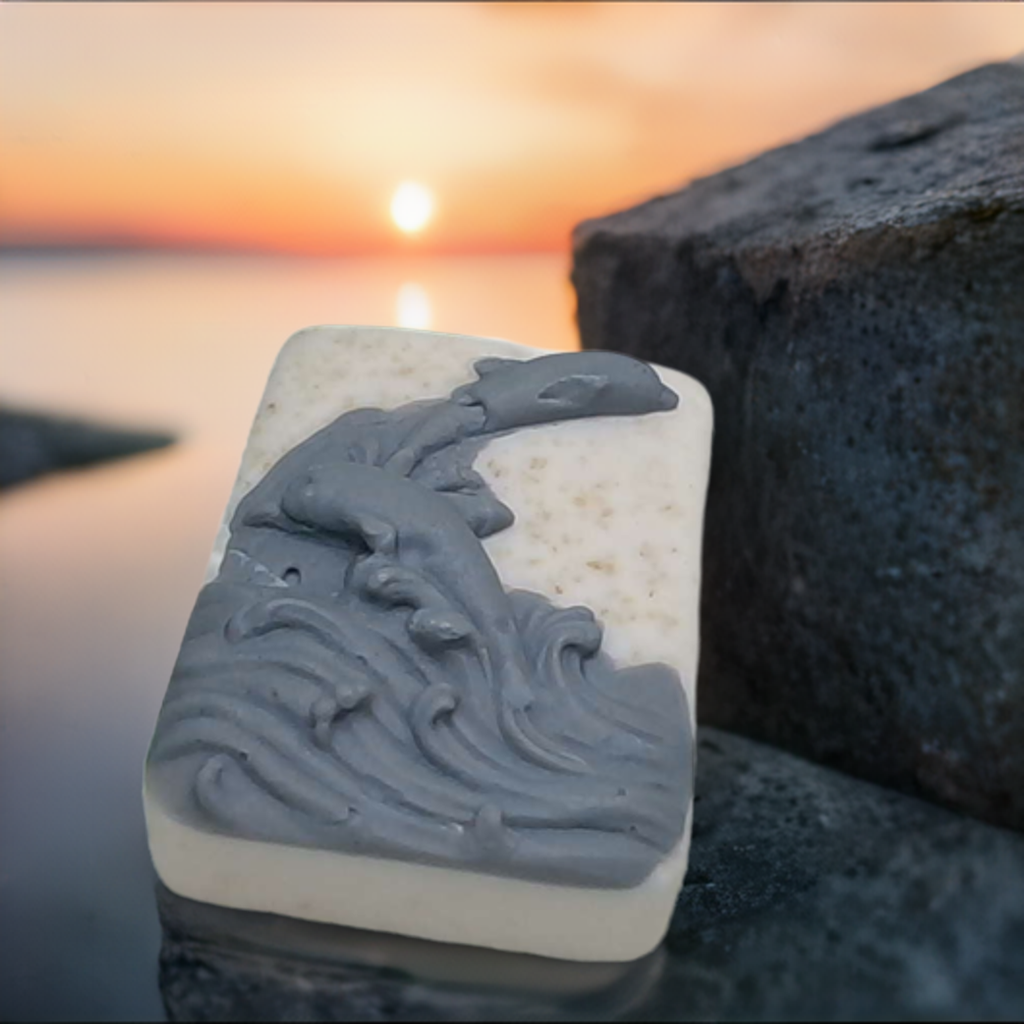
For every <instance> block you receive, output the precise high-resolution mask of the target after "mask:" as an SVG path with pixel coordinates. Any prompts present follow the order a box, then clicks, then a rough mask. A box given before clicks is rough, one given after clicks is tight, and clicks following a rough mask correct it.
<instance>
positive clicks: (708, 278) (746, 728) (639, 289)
mask: <svg viewBox="0 0 1024 1024" xmlns="http://www.w3.org/2000/svg"><path fill="white" fill-rule="evenodd" d="M574 247H575V253H574V258H575V265H574V270H573V280H574V283H575V286H576V289H577V293H578V309H579V314H578V316H579V325H580V331H581V335H582V339H583V344H584V345H585V346H587V347H591V348H607V349H616V350H619V351H623V352H627V353H630V354H633V355H637V356H640V357H642V358H644V359H648V360H651V361H654V362H657V363H662V364H664V365H666V366H672V367H675V368H677V369H680V370H683V371H685V372H686V373H689V374H692V375H693V376H694V377H696V378H697V379H698V380H700V381H701V382H702V383H703V384H704V385H705V386H706V387H707V388H708V390H709V391H710V393H711V396H712V399H713V401H714V404H715V420H716V437H715V446H714V453H713V463H712V466H713V468H712V476H711V483H710V490H709V496H708V507H707V519H706V531H705V563H704V593H703V608H702V619H703V625H702V633H703V635H702V663H701V688H700V703H699V707H698V714H699V716H700V717H701V719H702V720H703V721H705V722H708V723H710V724H716V725H722V726H725V727H727V728H730V729H734V730H736V731H739V732H742V733H746V734H748V735H751V736H755V737H758V738H762V739H766V740H769V741H770V742H773V743H777V744H779V745H781V746H784V747H786V748H789V749H791V750H794V751H797V752H799V753H802V754H804V755H806V756H809V757H811V758H814V759H816V760H818V761H821V762H823V763H825V764H829V765H833V766H836V767H840V768H842V769H844V770H847V771H850V772H853V773H856V774H859V775H861V776H863V777H866V778H870V779H873V780H875V781H878V782H882V783H885V784H888V785H892V786H895V787H898V788H900V789H903V790H904V791H907V792H911V793H919V794H923V795H926V796H928V797H930V798H932V799H935V800H938V801H940V802H943V803H946V804H947V805H950V806H953V807H957V808H960V809H963V810H966V811H968V812H969V813H972V814H975V815H978V816H980V817H983V818H986V819H988V820H990V821H993V822H997V823H1001V824H1006V825H1010V826H1013V827H1016V828H1022V827H1024V66H1021V65H1019V64H993V65H987V66H985V67H981V68H978V69H976V70H974V71H972V72H969V73H967V74H965V75H961V76H959V77H958V78H954V79H952V80H950V81H948V82H945V83H943V84H941V85H938V86H936V87H935V88H933V89H930V90H928V91H926V92H924V93H920V94H918V95H915V96H910V97H907V98H905V99H902V100H899V101H897V102H895V103H892V104H889V105H887V106H884V107H880V108H878V109H876V110H872V111H869V112H868V113H865V114H862V115H859V116H857V117H853V118H850V119H848V120H846V121H843V122H841V123H839V124H837V125H835V126H834V127H832V128H829V129H828V130H826V131H824V132H822V133H821V134H819V135H816V136H813V137H811V138H808V139H806V140H804V141H802V142H799V143H796V144H794V145H791V146H786V147H783V148H781V149H778V150H774V151H772V152H769V153H767V154H765V155H763V156H761V157H758V158H757V159H755V160H753V161H751V162H750V163H747V164H744V165H743V166H740V167H736V168H732V169H730V170H727V171H724V172H722V173H720V174H716V175H714V176H712V177H709V178H705V179H702V180H700V181H697V182H695V183H693V184H692V185H691V186H690V187H688V188H686V189H684V190H683V191H681V192H678V193H675V194H673V195H669V196H665V197H662V198H659V199H655V200H652V201H651V202H648V203H646V204H644V205H642V206H639V207H637V208H635V209H632V210H627V211H625V212H623V213H620V214H616V215H614V216H611V217H608V218H605V219H602V220H595V221H590V222H586V223H584V224H583V225H581V226H580V227H579V229H578V231H577V234H576V237H575V241H574Z"/></svg>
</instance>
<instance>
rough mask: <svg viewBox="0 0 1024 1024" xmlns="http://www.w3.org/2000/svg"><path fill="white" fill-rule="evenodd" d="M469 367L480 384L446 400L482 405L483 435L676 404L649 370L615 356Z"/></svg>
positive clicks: (567, 355)
mask: <svg viewBox="0 0 1024 1024" xmlns="http://www.w3.org/2000/svg"><path fill="white" fill-rule="evenodd" d="M474 369H475V370H476V372H477V375H478V376H479V380H476V381H474V382H473V383H471V384H463V385H462V386H461V387H459V388H456V389H455V390H454V391H453V392H452V396H451V400H452V401H453V402H455V403H457V404H459V405H471V406H472V405H479V406H482V407H483V409H484V410H485V411H486V413H487V418H486V420H485V421H484V425H483V429H482V430H481V433H483V434H495V433H498V432H500V431H503V430H512V429H514V428H516V427H526V426H530V425H533V424H537V423H554V422H557V421H560V420H572V419H579V418H581V417H584V416H637V415H641V414H643V413H648V412H657V411H659V410H668V409H674V408H675V407H676V406H677V405H678V404H679V396H678V395H677V394H676V393H675V392H674V391H673V390H672V389H671V388H668V387H666V386H665V385H664V384H662V382H661V380H660V379H659V377H658V375H657V373H655V372H654V370H652V369H651V367H649V366H648V365H647V364H646V363H641V362H639V361H638V360H636V359H631V358H630V357H629V356H624V355H619V354H618V353H616V352H564V353H559V354H557V355H550V356H539V357H538V358H536V359H528V360H518V359H481V360H478V361H477V363H476V364H475V366H474ZM498 371H501V372H500V373H499V372H498Z"/></svg>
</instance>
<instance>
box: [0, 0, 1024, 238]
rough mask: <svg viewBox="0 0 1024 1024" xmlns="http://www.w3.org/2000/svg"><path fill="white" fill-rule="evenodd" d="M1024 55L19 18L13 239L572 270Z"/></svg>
mask: <svg viewBox="0 0 1024 1024" xmlns="http://www.w3.org/2000/svg"><path fill="white" fill-rule="evenodd" d="M1022 50H1024V7H1022V6H1021V5H1019V4H991V5H990V4H977V3H968V4H944V3H943V4H927V3H925V4H922V3H913V4H906V5H902V4H831V3H829V4H770V3H754V4H717V3H716V4H665V3H655V4H640V3H626V4H595V3H576V4H551V3H544V4H517V3H489V4H479V3H454V4H426V3H412V4H400V3H383V4H371V3H355V4H309V5H306V4H294V3H293V4H271V3H260V4H253V5H249V4H235V3H232V4H223V5H219V4H210V5H206V4H193V3H188V4H149V3H147V4H89V3H74V4H68V5H62V4H4V5H2V6H0V242H2V243H3V244H7V245H13V244H25V243H31V244H38V243H45V242H54V243H64V244H67V243H72V244H73V243H81V242H86V243H88V242H92V241H104V240H110V239H118V238H120V239H135V240H139V241H144V242H149V243H157V244H159V243H171V244H198V245H220V246H228V247H258V248H271V249H284V250H295V251H304V252H310V253H335V254H346V253H358V252H370V251H402V250H407V249H412V250H416V251H480V250H532V249H560V248H565V246H566V245H567V243H568V238H569V232H570V230H571V228H572V226H573V224H575V223H577V222H578V221H580V220H582V219H583V218H585V217H587V216H593V215H596V214H600V213H602V212H606V211H608V210H612V209H615V208H619V207H621V206H623V205H626V204H629V203H632V202H635V201H637V200H638V199H642V198H644V197H646V196H648V195H651V194H654V193H657V192H661V191H667V190H669V189H672V188H675V187H678V186H679V185H680V184H682V183H684V182H685V181H687V180H688V179H690V178H692V177H694V176H697V175H700V174H704V173H708V172H711V171H714V170H716V169H718V168H720V167H723V166H726V165H728V164H730V163H734V162H736V161H738V160H741V159H744V158H746V157H748V156H751V155H753V154H755V153H757V152H759V151H760V150H762V149H764V148H766V147H769V146H772V145H777V144H779V143H781V142H785V141H789V140H792V139H795V138H798V137H800V136H801V135H803V134H805V133H807V132H808V131H812V130H814V129H816V128H819V127H821V126H823V125H824V124H826V123H828V122H829V121H831V120H834V119H836V118H838V117H840V116H843V115H845V114H847V113H851V112H853V111H856V110H858V109H862V108H864V107H867V106H871V105H873V104H875V103H878V102H882V101H885V100H887V99H891V98H895V97H896V96H899V95H901V94H904V93H906V92H910V91H914V90H916V89H919V88H923V87H927V86H928V85H931V84H933V83H935V82H937V81H939V80H941V79H943V78H945V77H948V76H950V75H952V74H956V73H957V72H960V71H963V70H967V69H968V68H970V67H973V66H975V65H977V64H979V63H983V62H985V61H988V60H1000V59H1005V58H1007V57H1010V56H1013V55H1015V54H1017V53H1019V52H1020V51H1022ZM408 178H412V179H418V180H420V181H422V182H424V183H425V184H427V185H428V186H429V187H430V188H431V189H433V191H434V193H435V195H436V198H437V214H436V216H435V218H434V220H433V221H432V222H431V224H430V225H429V226H428V227H427V229H425V231H424V232H422V234H421V235H420V236H417V237H416V238H415V239H413V240H409V239H405V238H402V237H399V235H398V232H397V231H396V229H395V228H394V226H393V225H392V223H391V221H390V217H389V213H388V205H389V201H390V197H391V194H392V192H393V190H394V188H395V187H396V185H397V184H398V183H399V182H400V181H402V180H403V179H408Z"/></svg>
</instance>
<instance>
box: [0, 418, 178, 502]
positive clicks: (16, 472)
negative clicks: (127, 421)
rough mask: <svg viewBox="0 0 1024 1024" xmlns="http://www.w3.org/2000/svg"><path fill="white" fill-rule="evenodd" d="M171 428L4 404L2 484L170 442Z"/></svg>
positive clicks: (0, 430) (0, 441) (0, 487)
mask: <svg viewBox="0 0 1024 1024" xmlns="http://www.w3.org/2000/svg"><path fill="white" fill-rule="evenodd" d="M174 441H175V437H174V435H173V434H169V433H165V432H162V431H149V430H125V429H122V428H117V427H107V426H102V425H99V424H94V423H90V422H87V421H84V420H79V419H73V418H70V417H66V416H53V415H49V414H44V413H39V412H27V411H24V410H20V409H12V408H9V407H7V408H0V490H3V489H5V488H8V487H13V486H15V485H16V484H22V483H27V482H28V481H29V480H34V479H35V478H36V477H39V476H44V475H46V474H48V473H53V472H56V471H58V470H63V469H78V468H81V467H84V466H91V465H95V464H96V463H100V462H106V461H107V460H109V459H123V458H125V457H127V456H129V455H137V454H139V453H140V452H148V451H152V450H154V449H157V448H166V447H167V446H168V445H171V444H173V443H174Z"/></svg>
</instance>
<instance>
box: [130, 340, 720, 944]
mask: <svg viewBox="0 0 1024 1024" xmlns="http://www.w3.org/2000/svg"><path fill="white" fill-rule="evenodd" d="M711 423H712V417H711V405H710V401H709V399H708V397H707V394H706V392H705V391H704V389H703V388H702V387H701V386H700V385H699V384H698V383H697V382H696V381H694V380H692V379H691V378H689V377H686V376H684V375H683V374H680V373H677V372H675V371H671V370H664V369H660V368H654V367H651V366H649V365H647V364H645V363H641V362H638V361H637V360H634V359H631V358H628V357H626V356H622V355H617V354H613V353H609V352H585V353H561V354H546V353H543V352H541V351H538V350H534V349H529V348H524V347H520V346H518V345H511V344H508V343H506V342H498V341H491V340H485V339H477V338H467V337H458V336H452V335H439V334H431V333H428V332H422V331H402V330H391V329H382V328H356V327H319V328H312V329H309V330H306V331H300V332H299V333H298V334H296V335H295V336H294V337H293V338H292V339H291V340H290V341H289V342H288V344H287V345H286V346H285V348H284V349H283V351H282V353H281V355H280V356H279V358H278V361H277V363H276V365H275V367H274V370H273V372H272V374H271V377H270V381H269V383H268V385H267V390H266V394H265V395H264V399H263V402H262V404H261V406H260V409H259V412H258V415H257V417H256V422H255V424H254V426H253V429H252V433H251V435H250V439H249V443H248V445H247V448H246V451H245V454H244V456H243V460H242V467H241V471H240V474H239V478H238V482H237V484H236V487H235V491H234V493H233V495H232V499H231V501H230V504H229V508H228V511H227V515H226V517H225V522H224V526H223V527H222V529H221V532H220V535H219V536H218V540H217V543H216V545H215V550H214V554H213V558H212V559H211V564H210V571H209V574H208V579H207V582H206V583H205V585H204V586H203V588H202V590H201V591H200V593H199V597H198V600H197V602H196V606H195V609H194V611H193V613H192V616H191V619H190V620H189V623H188V627H187V630H186V633H185V638H184V641H183V643H182V647H181V653H180V655H179V658H178V661H177V663H176V665H175V668H174V672H173V676H172V678H171V682H170V685H169V687H168V691H167V696H166V698H165V700H164V704H163V708H162V710H161V712H160V717H159V720H158V722H157V726H156V731H155V735H154V737H153V743H152V746H151V748H150V751H149V756H148V759H147V763H146V772H145V786H144V799H145V808H146V820H147V825H148V830H149V841H150V848H151V851H152V855H153V860H154V863H155V865H156V868H157V871H158V873H159V875H160V877H161V879H162V880H163V882H164V883H165V884H166V885H167V887H168V888H169V889H171V890H172V891H174V892H176V893H179V894H180V895H182V896H186V897H190V898H192V899H196V900H200V901H204V902H208V903H214V904H219V905H222V906H227V907H234V908H238V909H242V910H258V911H270V912H274V913H278V914H284V915H288V916H291V917H298V918H305V919H310V920H315V921H325V922H331V923H336V924H344V925H349V926H355V927H360V928H368V929H373V930H377V931H386V932H395V933H399V934H406V935H412V936H418V937H422V938H428V939H436V940H442V941H447V942H455V943H463V944H472V945H479V946H488V947H493V948H496V949H505V950H513V951H517V952H527V953H536V954H540V955H545V956H552V957H561V958H565V959H572V960H608V961H614V960H628V959H633V958H636V957H639V956H642V955H643V954H645V953H647V952H648V951H650V950H651V949H652V948H654V947H655V946H656V945H657V943H658V942H659V941H660V939H661V937H662V936H663V934H664V932H665V929H666V927H667V923H668V919H669V916H670V914H671V912H672V908H673V906H674V903H675V899H676V896H677V894H678V891H679V887H680V885H681V883H682V878H683V874H684V872H685V869H686V859H687V852H688V844H689V832H690V823H691V822H690V819H691V810H692V788H693V770H694V755H695V745H694V708H695V698H696V692H695V684H696V680H695V675H696V668H697V617H698V596H699V584H700V550H701V529H702V522H703V508H704V495H705V488H706V482H707V475H708V462H709V456H710V441H711Z"/></svg>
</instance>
